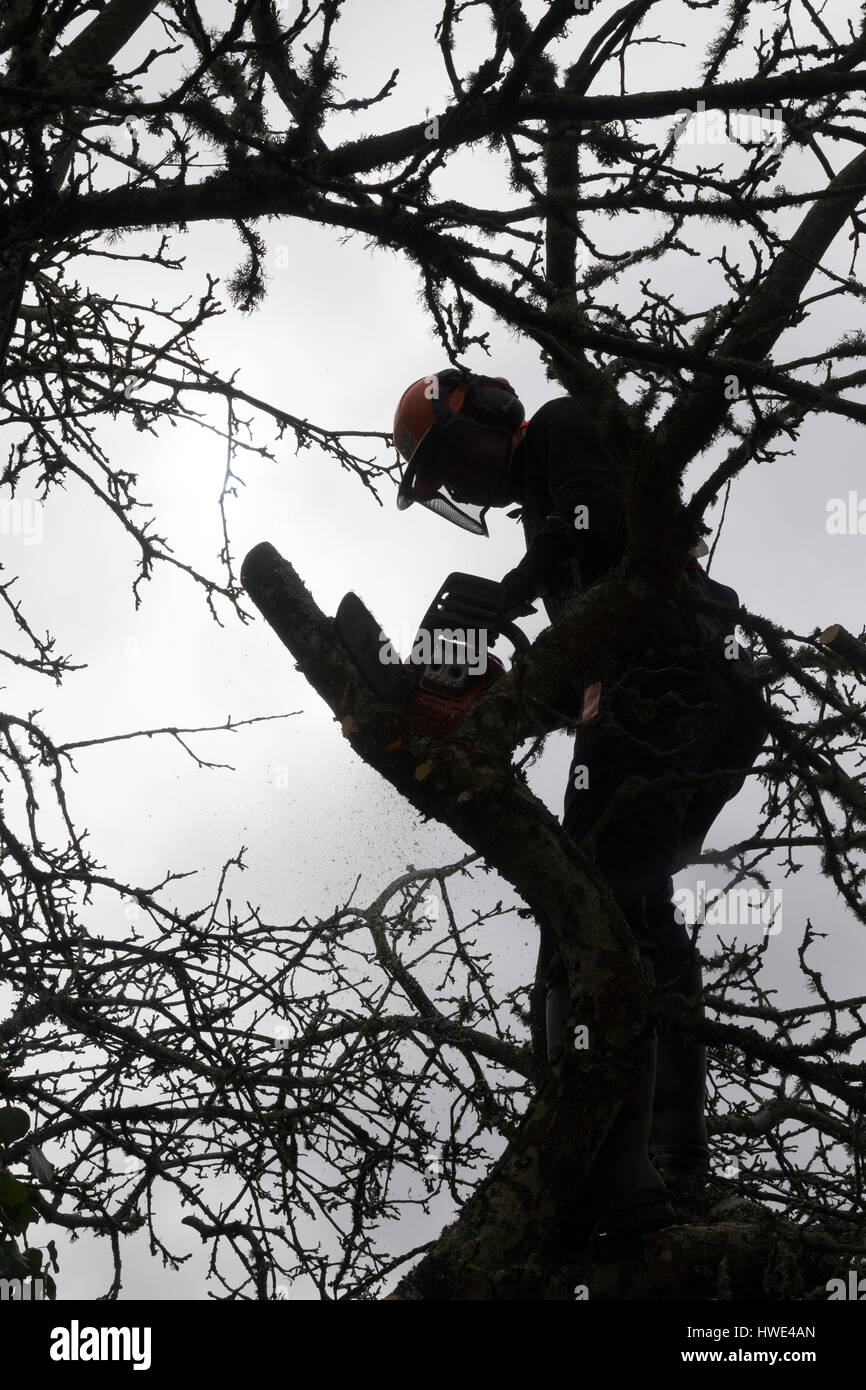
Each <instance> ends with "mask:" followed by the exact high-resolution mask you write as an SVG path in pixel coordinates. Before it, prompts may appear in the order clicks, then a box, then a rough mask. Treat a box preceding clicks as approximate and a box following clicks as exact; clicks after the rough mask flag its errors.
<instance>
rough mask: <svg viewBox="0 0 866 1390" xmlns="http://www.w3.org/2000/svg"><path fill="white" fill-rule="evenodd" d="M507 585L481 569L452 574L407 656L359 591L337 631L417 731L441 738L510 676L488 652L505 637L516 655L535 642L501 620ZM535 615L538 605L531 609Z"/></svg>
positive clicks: (344, 603)
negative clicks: (398, 649) (485, 576)
mask: <svg viewBox="0 0 866 1390" xmlns="http://www.w3.org/2000/svg"><path fill="white" fill-rule="evenodd" d="M500 601H501V587H500V585H499V584H498V583H496V581H495V580H493V579H483V578H481V577H480V576H479V575H476V574H461V573H459V572H456V573H454V574H449V576H448V578H447V579H446V580H445V582H444V584H442V585H441V586H440V588H439V589H438V590H437V592H436V596H435V598H434V599H433V602H432V603H431V604H430V606H429V608H428V609H427V612H426V613H425V614H424V617H423V618H422V619H421V622H420V624H419V626H418V631H417V633H416V635H415V640H414V642H413V643H412V650H411V652H410V653H409V655H408V656H407V657H406V658H405V659H404V658H401V657H400V655H399V653H397V652H395V650H394V648H393V645H392V644H391V642H390V641H389V639H388V638H387V637H386V635H385V633H384V632H383V631H382V630H381V628H380V626H379V623H378V622H377V620H376V619H375V618H374V617H373V614H372V613H371V612H370V610H369V608H367V606H366V604H364V603H363V602H362V600H361V599H360V598H359V597H358V595H357V594H354V593H348V594H346V595H345V596H344V597H343V598H342V599H341V601H340V606H339V608H338V609H337V615H336V619H335V624H336V630H337V633H338V635H339V637H340V640H341V641H342V643H343V645H344V646H345V648H346V649H347V651H348V652H349V653H350V655H351V656H352V658H353V660H354V662H355V665H356V666H357V667H358V669H359V671H360V672H361V673H362V675H363V676H364V677H365V679H366V680H367V682H368V684H369V685H371V686H372V688H373V689H374V690H375V691H376V694H377V695H379V696H380V697H381V698H382V699H383V700H385V701H386V702H387V703H388V704H389V705H390V706H391V707H392V708H393V709H395V710H396V711H398V712H399V713H400V715H401V716H402V718H403V719H405V720H406V722H407V723H408V724H410V725H411V726H412V727H413V728H414V729H417V730H418V732H419V733H422V734H424V735H426V736H427V737H428V738H439V737H442V736H444V735H447V734H448V733H450V731H451V730H452V729H453V728H454V727H455V726H456V725H457V724H459V723H460V720H461V719H463V718H464V716H465V715H466V713H467V711H468V710H469V709H471V707H472V705H474V704H475V702H476V700H479V699H480V698H481V696H482V695H484V694H485V692H486V691H488V690H489V689H490V687H491V686H492V685H494V684H495V683H496V681H498V680H500V679H501V678H502V676H504V675H505V666H504V665H503V663H502V661H501V660H500V659H499V657H497V656H494V655H493V653H492V652H490V651H489V650H488V646H489V645H492V644H493V643H495V642H496V640H497V639H498V637H499V636H500V635H501V636H503V637H505V638H506V639H507V640H508V641H509V642H510V643H511V645H512V647H513V649H514V651H515V652H526V651H528V650H529V647H530V642H529V638H528V637H527V636H526V633H525V632H522V631H521V630H520V628H519V627H517V626H516V625H515V624H514V623H513V622H507V621H503V620H502V619H501V617H498V616H497V615H498V612H499V603H500ZM530 611H531V612H534V609H533V610H530Z"/></svg>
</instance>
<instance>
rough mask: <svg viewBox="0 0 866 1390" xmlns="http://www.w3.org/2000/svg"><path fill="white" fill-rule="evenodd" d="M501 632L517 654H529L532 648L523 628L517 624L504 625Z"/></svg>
mask: <svg viewBox="0 0 866 1390" xmlns="http://www.w3.org/2000/svg"><path fill="white" fill-rule="evenodd" d="M499 631H500V632H501V633H502V636H503V637H507V638H508V640H509V642H510V643H511V645H512V647H513V648H514V650H515V651H516V652H520V653H521V654H522V653H523V652H528V651H529V648H530V647H531V646H532V643H531V642H530V640H529V638H528V637H527V635H526V633H525V632H524V631H523V628H521V627H518V626H517V624H516V623H502V624H501V626H500V628H499Z"/></svg>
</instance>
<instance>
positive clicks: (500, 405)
mask: <svg viewBox="0 0 866 1390" xmlns="http://www.w3.org/2000/svg"><path fill="white" fill-rule="evenodd" d="M463 408H464V410H466V412H467V414H470V415H472V416H474V417H475V418H476V419H477V420H478V421H479V422H480V423H481V424H483V425H502V426H504V428H505V429H507V430H510V431H511V432H512V433H513V432H514V431H515V430H519V429H520V426H521V425H522V424H523V422H524V420H525V418H526V416H525V413H524V409H523V402H522V401H520V400H518V398H517V395H516V393H515V391H514V388H513V387H512V385H511V383H510V382H509V381H507V380H506V379H505V377H504V376H476V377H472V378H471V380H470V384H469V390H468V391H467V393H466V400H465V402H464V406H463Z"/></svg>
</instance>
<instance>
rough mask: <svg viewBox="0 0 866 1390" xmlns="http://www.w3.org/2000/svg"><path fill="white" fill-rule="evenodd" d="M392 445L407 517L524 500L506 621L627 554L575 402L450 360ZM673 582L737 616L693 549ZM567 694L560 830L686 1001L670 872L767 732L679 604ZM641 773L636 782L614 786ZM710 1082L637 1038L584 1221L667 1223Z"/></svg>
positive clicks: (554, 964) (636, 632)
mask: <svg viewBox="0 0 866 1390" xmlns="http://www.w3.org/2000/svg"><path fill="white" fill-rule="evenodd" d="M394 443H395V445H396V447H397V450H398V451H399V453H400V454H401V455H402V457H403V459H404V460H405V463H406V467H405V470H404V473H403V477H402V480H401V483H400V488H399V492H398V496H397V505H398V507H399V508H401V509H404V508H406V507H408V506H410V505H411V504H412V503H413V502H419V503H421V504H422V505H423V506H425V507H427V508H429V509H430V510H431V511H433V512H435V513H436V514H437V515H439V516H442V517H445V518H446V519H447V520H449V521H451V522H453V523H454V524H455V525H457V526H461V527H463V528H464V529H465V530H468V531H471V532H473V533H474V534H476V535H482V536H486V535H487V534H488V531H487V525H486V521H485V517H486V513H487V512H488V511H489V510H490V508H502V507H510V506H513V504H515V503H517V504H518V510H517V511H511V512H509V515H510V516H512V517H514V518H518V517H519V518H521V519H522V523H523V530H524V535H525V539H526V545H527V550H526V554H525V556H524V558H523V559H522V560H521V561H520V563H519V564H518V565H517V566H516V567H515V568H514V569H512V570H510V571H509V572H508V573H507V574H506V575H505V576H504V578H503V580H502V582H501V595H502V597H501V615H502V618H503V620H505V619H507V618H510V617H514V616H516V615H520V614H525V613H527V612H530V611H533V610H531V609H530V608H529V606H528V605H529V604H530V603H531V602H532V600H534V599H536V598H539V597H540V598H542V600H543V602H544V605H545V608H546V609H547V613H548V616H549V617H550V619H551V621H552V622H554V621H555V620H556V618H557V617H558V616H559V615H560V614H561V612H562V609H563V605H564V601H565V599H566V598H567V597H568V595H569V593H573V592H574V589H575V586H579V587H581V588H584V589H585V588H588V587H589V586H590V585H591V584H593V583H595V582H596V581H597V580H599V579H601V578H602V576H604V575H605V574H606V573H607V572H608V571H609V570H610V569H612V568H613V567H614V566H615V565H616V564H617V563H618V562H619V560H620V559H621V557H622V554H623V551H624V549H625V542H626V528H625V516H624V506H623V482H622V475H621V472H620V469H619V466H618V464H617V462H616V459H615V458H614V456H613V454H612V453H611V451H610V449H609V448H607V447H606V446H605V444H604V443H603V441H602V440H601V439H600V437H599V434H598V432H597V431H596V429H595V427H594V424H593V421H592V418H591V415H590V414H589V412H588V411H587V410H586V409H585V408H584V407H583V406H582V405H580V404H579V403H578V402H577V401H575V400H572V399H571V398H569V397H564V398H561V399H557V400H552V401H549V402H548V403H547V404H546V405H544V406H542V407H541V409H540V410H539V411H537V413H536V414H535V415H533V417H532V419H531V420H529V421H528V422H527V421H526V420H525V419H524V410H523V406H522V404H521V402H520V401H519V399H518V398H517V396H516V394H515V392H514V391H513V389H512V388H511V386H510V384H509V382H508V381H507V380H505V378H504V377H488V376H480V375H474V374H471V373H469V372H467V371H465V370H463V369H461V368H453V367H450V368H448V369H446V370H444V371H442V372H439V373H438V374H436V375H434V376H428V377H422V378H420V379H419V380H418V381H415V382H413V383H412V385H411V386H409V387H408V388H407V390H406V391H404V393H403V395H402V396H401V398H400V402H399V404H398V406H397V412H396V415H395V417H394ZM695 549H696V550H697V549H698V547H695ZM703 553H705V549H704V552H703ZM685 572H686V574H687V576H688V578H689V579H690V580H691V581H692V583H693V584H695V586H696V587H697V588H698V589H699V590H702V591H703V592H704V593H705V594H706V595H707V597H708V598H710V599H712V600H715V601H716V602H720V603H724V604H726V605H732V606H734V607H736V606H738V604H739V600H738V598H737V595H736V593H735V592H734V590H733V589H730V588H728V587H727V586H726V585H722V584H719V583H717V582H716V581H715V580H712V579H710V578H709V576H708V575H706V574H705V572H704V570H703V569H702V567H701V566H700V565H699V564H698V561H697V558H696V556H695V554H694V552H693V553H692V555H691V556H690V557H689V559H688V562H687V564H686V566H685ZM698 622H699V623H700V624H701V630H702V631H703V632H704V633H706V638H705V640H706V641H707V642H708V643H713V644H723V643H724V644H726V646H725V654H726V655H728V656H729V657H732V658H733V659H736V660H739V661H740V662H741V663H744V669H748V667H749V666H750V665H751V658H750V657H749V656H748V655H747V654H746V653H745V652H743V651H742V650H741V649H740V648H739V647H738V646H737V644H736V639H735V638H734V637H733V633H732V629H733V626H734V623H733V619H731V620H730V621H720V620H717V619H716V618H715V616H713V617H710V616H709V615H708V614H706V613H705V612H699V614H698ZM574 685H575V690H576V694H577V701H576V705H575V707H574V708H573V710H572V711H571V712H572V715H573V718H574V720H575V722H576V723H577V734H576V738H575V746H574V755H573V759H572V765H571V771H570V775H569V780H568V787H567V789H566V794H565V808H564V815H563V828H564V830H565V831H566V833H567V834H568V835H570V836H571V837H572V838H573V839H575V840H576V841H580V842H581V844H582V847H583V848H589V849H594V852H595V857H596V862H597V864H598V866H599V868H600V869H601V871H602V872H603V873H604V875H605V878H606V879H607V881H608V883H609V885H610V888H611V891H612V893H613V895H614V897H615V898H616V901H617V903H618V905H619V907H620V909H621V911H622V913H623V916H624V917H625V920H626V922H627V923H628V925H629V927H630V928H631V930H632V932H633V934H634V936H635V938H636V941H637V946H638V949H639V952H640V955H641V959H642V960H643V961H644V963H645V965H646V967H647V969H648V971H649V972H650V975H651V976H652V977H653V978H654V980H655V982H656V984H657V986H658V987H660V988H666V989H669V990H670V991H671V992H672V993H677V994H679V995H681V996H683V997H684V998H686V999H689V1000H692V1001H694V1002H695V1003H698V1002H699V1000H700V996H701V990H702V979H701V968H700V960H699V957H698V955H697V953H696V951H695V949H694V948H693V945H692V942H691V938H690V936H689V933H688V931H687V930H686V926H685V923H684V921H683V918H682V915H681V914H680V913H679V912H678V910H677V909H676V907H675V906H674V902H673V881H672V878H673V875H674V874H675V873H677V872H678V871H679V870H680V869H682V868H684V867H685V866H686V865H688V864H690V863H693V862H694V860H695V859H696V857H697V856H698V855H699V854H700V852H701V849H702V846H703V841H704V837H705V836H706V834H707V832H708V831H709V829H710V826H711V825H712V823H713V821H714V820H715V819H716V817H717V816H718V814H719V812H720V811H721V809H722V807H723V806H724V805H725V803H726V802H727V801H728V800H730V798H731V797H733V796H735V795H736V793H737V792H738V791H739V790H740V788H741V787H742V785H743V783H744V781H745V778H746V775H747V771H748V769H749V768H751V766H752V765H753V763H754V761H755V759H756V758H757V755H758V753H759V751H760V749H761V746H762V744H763V742H764V739H765V737H766V732H767V731H766V728H765V726H764V724H763V723H762V722H761V719H760V717H759V716H758V715H757V714H756V713H755V712H754V710H753V708H752V706H751V705H749V704H747V703H745V702H744V700H743V699H742V696H740V695H739V694H738V693H737V692H736V691H735V689H734V687H733V685H732V684H731V683H730V682H729V681H728V680H727V679H726V678H725V677H724V676H723V675H722V674H721V672H719V671H718V670H716V668H715V667H714V666H713V665H711V664H710V663H709V662H708V661H706V660H705V659H703V658H702V656H701V652H700V646H699V644H696V643H695V640H694V635H693V631H692V634H691V635H687V632H686V629H685V627H684V625H683V614H682V612H681V610H680V608H679V606H678V605H677V604H676V603H675V602H674V601H673V600H667V601H664V602H661V603H657V604H655V605H654V606H653V607H652V608H651V610H650V612H649V614H643V615H641V617H640V619H639V620H635V621H624V622H623V623H622V624H621V625H619V626H618V627H617V630H616V632H614V633H612V634H611V636H610V640H609V641H608V642H606V644H605V651H604V652H603V653H602V654H600V655H599V657H598V659H597V661H596V662H595V664H594V669H593V671H592V672H581V673H578V672H575V679H574ZM602 694H603V695H604V699H602V698H601V697H602ZM670 774H675V775H673V776H670ZM636 776H637V777H641V778H643V779H646V780H645V781H644V782H642V783H641V785H640V786H638V787H635V785H634V783H632V785H631V786H630V787H629V788H627V789H626V791H625V792H623V790H622V789H623V785H624V783H625V782H626V781H628V780H629V779H633V778H635V777H636ZM662 776H665V777H666V780H665V782H664V784H663V785H662V786H659V785H658V779H659V778H660V777H662ZM696 776H699V777H700V780H699V781H695V780H694V779H695V777H696ZM690 778H691V779H692V781H691V786H690V785H689V779H690ZM671 783H674V785H671ZM605 812H608V814H605ZM539 926H540V948H539V978H542V979H543V980H544V983H545V986H546V1034H547V1049H548V1058H549V1060H550V1061H551V1062H553V1061H554V1060H555V1059H556V1057H557V1056H558V1054H559V1051H560V1049H561V1047H562V1044H563V1036H562V1035H563V1028H564V1023H565V1020H566V1017H567V1015H568V1010H569V993H568V986H567V981H566V975H565V968H564V965H563V962H562V959H561V957H560V954H559V951H558V950H557V947H556V942H555V940H554V938H553V935H552V932H551V931H550V929H549V928H548V927H547V926H546V924H545V923H544V922H543V921H542V922H540V923H539ZM705 1083H706V1051H705V1048H704V1046H703V1045H702V1044H700V1043H699V1042H698V1041H696V1040H695V1039H694V1038H689V1037H686V1036H685V1035H684V1034H683V1033H681V1032H677V1031H676V1030H674V1029H672V1028H662V1029H661V1030H660V1032H659V1035H658V1037H656V1036H655V1035H653V1036H651V1037H649V1038H647V1039H646V1040H645V1043H644V1044H643V1046H642V1049H641V1056H640V1066H639V1081H638V1084H637V1090H636V1093H635V1094H633V1095H631V1096H628V1097H627V1098H626V1101H625V1102H624V1104H623V1106H622V1109H621V1110H620V1113H619V1116H618V1118H617V1120H616V1122H615V1123H614V1125H613V1127H612V1129H611V1131H610V1133H609V1135H608V1137H607V1139H606V1140H605V1145H604V1148H603V1149H602V1151H601V1153H600V1155H599V1158H598V1160H597V1162H596V1164H595V1168H594V1173H595V1174H597V1176H596V1177H595V1178H594V1181H593V1186H592V1188H591V1189H588V1191H587V1194H586V1196H585V1211H586V1213H590V1214H591V1219H592V1220H595V1219H596V1218H597V1217H599V1216H600V1217H601V1218H602V1226H603V1228H604V1229H605V1230H607V1231H609V1232H612V1233H613V1232H617V1231H648V1230H652V1229H657V1228H659V1227H661V1226H664V1225H668V1224H670V1223H671V1222H672V1221H673V1220H674V1219H675V1218H674V1212H673V1208H672V1207H671V1204H670V1200H669V1195H668V1192H667V1189H666V1187H665V1182H664V1180H663V1177H662V1174H664V1176H665V1177H666V1178H667V1179H668V1181H669V1182H670V1180H671V1178H674V1179H676V1178H678V1177H681V1176H683V1175H694V1176H697V1177H700V1176H702V1175H703V1174H705V1173H706V1171H707V1169H708V1155H709V1148H708V1139H707V1129H706V1123H705V1118H704V1097H705Z"/></svg>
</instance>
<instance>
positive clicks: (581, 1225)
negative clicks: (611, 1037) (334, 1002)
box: [547, 981, 675, 1235]
mask: <svg viewBox="0 0 866 1390" xmlns="http://www.w3.org/2000/svg"><path fill="white" fill-rule="evenodd" d="M568 1008H569V997H568V985H567V983H566V982H565V981H562V982H560V983H558V984H555V985H553V986H551V988H550V989H549V990H548V992H547V1055H548V1059H549V1061H550V1062H551V1064H553V1063H554V1062H555V1061H556V1059H557V1057H558V1056H559V1054H560V1051H561V1048H562V1042H563V1037H562V1035H563V1025H564V1023H565V1020H566V1018H567V1016H568ZM639 1046H640V1060H639V1066H638V1075H637V1077H636V1078H635V1082H634V1085H633V1087H632V1088H631V1090H630V1092H629V1094H628V1095H627V1096H626V1097H625V1100H624V1101H623V1103H622V1108H621V1109H620V1112H619V1114H618V1115H617V1117H616V1119H615V1120H614V1123H613V1126H612V1128H611V1130H610V1133H609V1134H608V1136H607V1138H606V1139H605V1141H604V1143H603V1144H602V1147H601V1149H600V1150H599V1153H598V1156H597V1158H596V1161H595V1164H594V1165H593V1172H592V1174H591V1176H590V1177H589V1178H588V1179H587V1181H586V1183H585V1184H584V1187H583V1189H582V1191H581V1194H580V1198H579V1200H578V1202H576V1203H575V1206H574V1208H573V1210H572V1212H571V1213H570V1219H569V1223H568V1224H569V1226H570V1228H571V1230H572V1231H573V1232H574V1233H575V1234H576V1233H578V1232H581V1233H584V1234H588V1233H589V1231H590V1230H591V1228H592V1227H593V1226H595V1225H600V1227H601V1229H602V1230H603V1231H604V1232H606V1233H607V1234H609V1235H622V1234H625V1233H629V1234H639V1233H643V1232H649V1231H657V1230H661V1228H662V1227H664V1226H670V1225H672V1224H673V1222H674V1220H675V1216H674V1210H673V1207H672V1206H671V1204H670V1200H669V1198H668V1195H667V1191H666V1189H665V1185H664V1181H663V1180H662V1178H661V1176H660V1174H659V1173H658V1172H657V1171H656V1169H655V1168H654V1167H653V1165H652V1163H651V1162H650V1160H649V1155H648V1153H647V1140H648V1138H649V1131H650V1124H651V1121H652V1098H653V1088H654V1084H655V1069H656V1042H655V1038H654V1037H650V1038H645V1039H643V1041H642V1042H641V1043H640V1044H639Z"/></svg>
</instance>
